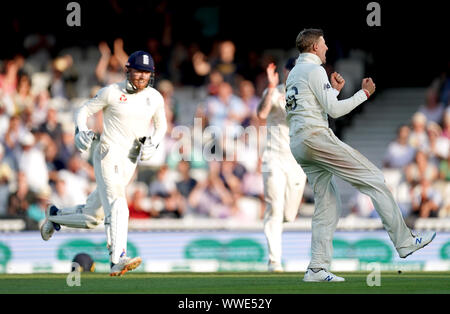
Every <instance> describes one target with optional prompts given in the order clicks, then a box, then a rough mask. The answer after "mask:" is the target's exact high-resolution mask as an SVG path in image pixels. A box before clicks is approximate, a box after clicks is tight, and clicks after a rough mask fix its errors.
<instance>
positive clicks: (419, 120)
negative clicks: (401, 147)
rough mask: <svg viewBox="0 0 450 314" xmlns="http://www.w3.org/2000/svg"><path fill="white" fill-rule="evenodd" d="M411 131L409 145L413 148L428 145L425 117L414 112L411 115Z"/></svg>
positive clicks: (421, 147)
mask: <svg viewBox="0 0 450 314" xmlns="http://www.w3.org/2000/svg"><path fill="white" fill-rule="evenodd" d="M411 122H412V131H411V133H410V135H409V140H408V142H409V145H411V146H412V147H413V148H415V149H423V148H424V147H426V146H427V145H428V135H427V132H426V126H427V117H426V116H425V115H424V114H423V113H421V112H416V113H415V114H414V115H413V117H412V120H411Z"/></svg>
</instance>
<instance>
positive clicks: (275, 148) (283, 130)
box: [257, 58, 306, 272]
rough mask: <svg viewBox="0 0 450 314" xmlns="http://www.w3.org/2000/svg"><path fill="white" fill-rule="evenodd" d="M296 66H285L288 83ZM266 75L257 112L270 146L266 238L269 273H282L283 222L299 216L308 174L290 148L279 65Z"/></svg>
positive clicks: (267, 154)
mask: <svg viewBox="0 0 450 314" xmlns="http://www.w3.org/2000/svg"><path fill="white" fill-rule="evenodd" d="M294 65H295V58H290V59H289V60H288V62H287V63H286V65H285V67H284V78H285V80H286V78H287V76H288V74H289V71H290V70H291V69H292V68H293V67H294ZM266 72H267V79H268V81H269V86H268V88H267V89H266V90H265V91H264V92H263V98H262V99H261V102H260V103H259V106H258V109H257V112H258V117H259V118H260V119H267V122H266V126H267V144H266V148H265V150H264V154H263V169H264V171H263V180H264V200H265V202H266V210H265V212H264V235H265V236H266V240H267V247H268V251H269V271H275V272H281V271H283V266H282V264H281V252H282V247H281V244H282V241H281V235H282V232H283V223H284V222H292V221H294V219H295V218H296V217H297V213H298V210H299V207H300V202H301V200H302V196H303V189H304V188H305V184H306V175H305V173H304V172H303V170H302V168H301V167H300V166H299V165H298V164H297V162H296V161H295V159H294V157H293V156H292V153H291V150H290V148H289V127H288V126H287V123H286V109H285V106H286V100H285V94H284V93H285V92H284V90H285V87H284V84H283V83H282V84H279V83H280V82H279V78H278V73H277V72H276V71H275V64H273V63H271V64H269V65H268V66H267V69H266Z"/></svg>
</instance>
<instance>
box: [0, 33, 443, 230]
mask: <svg viewBox="0 0 450 314" xmlns="http://www.w3.org/2000/svg"><path fill="white" fill-rule="evenodd" d="M52 43H53V39H52V37H51V36H44V35H40V34H39V35H30V36H28V37H27V38H26V40H25V43H24V46H25V47H26V48H27V50H26V53H24V54H17V55H16V56H14V57H13V58H10V59H5V60H1V61H0V69H1V73H0V217H3V218H21V219H24V220H25V221H26V225H27V228H28V229H36V228H38V226H39V223H40V222H42V220H43V219H44V218H45V209H46V207H47V205H48V204H49V203H53V204H55V205H56V206H57V207H69V206H75V205H78V204H83V203H85V201H86V197H87V195H88V194H89V193H90V192H91V191H92V190H93V189H94V188H95V176H94V171H93V167H92V156H91V154H90V153H89V152H87V153H82V154H81V153H79V152H78V151H77V150H76V149H75V146H74V129H75V125H74V122H73V115H74V111H75V110H76V109H77V108H78V106H80V105H81V104H82V103H83V101H85V100H86V99H88V98H89V97H93V96H94V95H95V93H96V91H97V90H98V89H99V88H101V87H103V86H106V85H108V84H111V83H114V82H119V81H122V80H124V79H125V78H126V74H125V72H124V65H125V63H126V61H127V58H128V54H127V52H126V50H127V49H125V47H126V43H125V42H124V41H123V40H122V39H121V38H117V39H115V40H114V41H113V42H112V43H108V42H106V41H102V42H100V43H99V44H98V46H97V47H86V48H84V49H81V48H79V47H76V48H73V49H72V50H71V49H66V50H64V51H61V52H60V53H58V54H57V55H56V57H55V56H52V54H50V53H49V51H50V50H51V49H50V48H51V45H52ZM145 49H147V50H148V51H149V52H150V53H151V55H152V56H153V58H154V60H155V64H156V71H157V80H156V84H155V88H156V89H158V90H159V91H160V92H161V94H162V95H163V97H164V100H165V105H166V117H167V121H168V126H169V127H168V131H167V133H166V138H165V140H164V141H163V143H162V144H161V145H160V148H159V150H158V152H157V154H156V155H155V156H154V157H153V158H152V159H151V160H149V161H147V162H140V163H139V165H138V171H137V173H136V176H135V178H134V180H133V182H132V184H130V186H129V188H128V191H127V193H128V195H127V198H128V204H129V209H130V219H153V218H155V219H157V218H174V219H180V218H183V217H188V216H189V217H211V218H236V219H238V220H239V221H243V222H245V221H258V220H261V219H262V216H263V212H264V209H265V204H264V197H263V194H264V193H263V180H262V172H263V171H264V169H262V161H261V156H262V154H261V152H262V149H263V146H264V140H265V129H264V128H263V127H262V126H264V124H265V121H261V120H259V119H257V117H256V108H257V105H258V103H259V101H260V97H261V95H262V92H263V90H264V89H265V87H266V85H267V78H266V71H265V70H266V67H267V65H268V64H269V63H271V62H275V63H276V64H279V65H280V66H279V68H281V67H282V65H283V64H284V62H285V61H286V60H287V59H288V58H289V57H292V56H293V55H292V54H290V53H285V54H282V55H280V54H278V55H276V54H271V53H265V54H264V53H257V52H255V51H250V52H248V54H247V55H245V56H244V57H243V58H242V56H241V58H240V59H238V58H236V53H237V52H236V46H235V44H234V43H233V41H230V40H217V41H214V42H213V43H212V45H211V47H210V49H208V51H204V50H201V49H200V46H199V45H198V44H196V43H191V44H188V45H185V44H182V43H176V44H175V45H174V46H173V49H171V50H170V51H167V49H166V47H165V46H164V45H162V44H161V41H158V40H156V39H153V38H150V39H149V40H148V41H147V47H145ZM129 53H131V51H129ZM280 74H281V73H280ZM283 79H284V78H280V81H283ZM358 79H359V78H358ZM183 87H190V88H191V89H190V90H192V91H193V93H194V94H195V95H194V98H195V99H197V100H198V102H197V104H195V108H194V110H193V113H192V116H189V117H186V116H185V115H186V112H187V111H186V110H185V109H186V108H185V107H186V106H187V104H186V103H185V100H184V99H181V98H177V96H176V93H175V91H176V90H177V89H178V88H183ZM448 93H449V77H448V76H446V77H443V78H441V80H440V81H439V82H437V83H436V84H435V86H434V87H433V88H430V92H429V94H428V95H427V101H426V105H424V106H423V107H422V108H420V110H419V112H418V113H417V114H416V115H415V116H414V117H413V119H412V124H411V125H407V126H402V127H401V128H399V133H398V138H397V140H396V141H395V142H393V143H392V144H391V145H390V146H389V148H388V152H387V154H386V160H385V170H386V173H387V180H388V178H389V180H391V181H389V183H390V186H391V187H392V188H393V190H395V191H394V192H395V193H396V195H397V194H398V195H400V194H402V192H401V191H397V190H402V189H403V187H405V189H406V191H404V193H403V194H404V195H403V196H399V202H400V203H401V204H402V206H404V207H402V210H404V211H405V213H408V215H409V214H411V215H416V216H420V217H425V216H426V217H432V216H441V215H448V214H449V213H450V209H449V206H450V205H449V204H450V202H449V200H448V197H447V195H450V191H449V190H448V186H449V185H448V182H450V157H449V147H448V146H449V140H450V109H449V107H448V98H449V97H448ZM101 119H102V117H101V113H98V114H96V115H95V116H94V117H92V118H91V120H90V121H88V124H89V125H90V127H91V128H92V129H93V130H94V131H95V132H97V133H101V121H102V120H101ZM186 121H190V124H189V125H186V123H185V122H186ZM194 121H195V122H194ZM197 122H198V125H199V127H200V129H201V135H200V143H199V142H198V139H199V138H198V137H197V138H196V139H195V140H193V138H192V137H189V136H188V137H186V136H183V135H182V134H181V133H182V132H181V133H180V132H178V131H179V130H184V129H183V127H185V129H187V130H189V132H191V133H189V134H191V135H192V132H195V130H194V129H195V125H196V124H197ZM193 130H194V131H193ZM210 130H216V132H209V131H210ZM217 130H219V131H218V132H217ZM224 130H226V132H224ZM248 130H251V131H254V132H253V133H252V132H250V131H248ZM194 138H195V136H194ZM180 143H183V144H186V145H180ZM445 145H447V146H445ZM243 147H244V148H245V149H244V150H243V149H242V148H243ZM243 151H244V152H245V153H244V154H243V153H242V152H243ZM209 155H213V156H216V157H217V156H219V157H220V158H215V159H214V158H213V159H208V158H206V157H207V156H209ZM391 170H395V171H396V172H395V173H397V174H398V177H399V179H398V181H397V182H394V181H392V180H393V179H392V178H394V180H396V179H395V178H396V175H395V173H394V174H393V173H389V172H388V171H391ZM441 183H442V184H441ZM443 183H447V184H443ZM304 201H305V202H312V200H311V196H310V194H308V191H306V193H305V196H304ZM358 202H359V203H361V202H362V201H356V202H355V204H356V205H355V206H357V204H358ZM361 206H365V205H360V207H361ZM366 212H367V209H360V210H359V213H360V214H361V215H362V216H371V215H372V214H367V213H366ZM366 214H367V215H366Z"/></svg>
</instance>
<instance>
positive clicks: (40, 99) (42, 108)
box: [31, 90, 51, 128]
mask: <svg viewBox="0 0 450 314" xmlns="http://www.w3.org/2000/svg"><path fill="white" fill-rule="evenodd" d="M50 99H51V98H50V93H49V92H48V91H47V90H43V91H41V92H39V93H38V94H37V96H36V101H35V106H34V107H33V110H32V111H31V127H32V128H38V127H39V126H40V125H41V124H43V123H45V121H46V119H47V111H48V108H49V106H50Z"/></svg>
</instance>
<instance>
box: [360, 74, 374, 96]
mask: <svg viewBox="0 0 450 314" xmlns="http://www.w3.org/2000/svg"><path fill="white" fill-rule="evenodd" d="M361 87H362V89H365V90H367V91H368V92H369V94H370V95H372V94H373V93H374V92H375V83H374V82H373V80H372V78H370V77H368V78H364V79H363V80H362V84H361Z"/></svg>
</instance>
